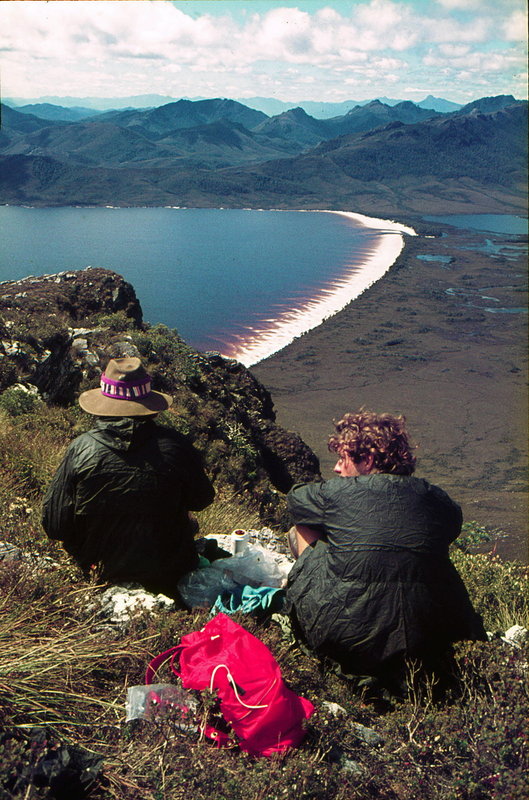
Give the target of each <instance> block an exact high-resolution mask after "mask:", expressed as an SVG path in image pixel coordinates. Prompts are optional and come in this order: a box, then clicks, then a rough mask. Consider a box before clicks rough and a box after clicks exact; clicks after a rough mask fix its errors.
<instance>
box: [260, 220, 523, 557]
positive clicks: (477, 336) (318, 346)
mask: <svg viewBox="0 0 529 800" xmlns="http://www.w3.org/2000/svg"><path fill="white" fill-rule="evenodd" d="M404 222H405V225H406V226H407V227H412V228H413V229H414V230H415V231H416V232H417V234H418V235H417V236H406V237H405V247H404V249H403V250H401V249H399V253H398V254H397V255H396V256H395V258H394V259H393V262H392V266H391V268H390V269H389V270H387V271H385V272H384V273H383V276H382V277H381V279H378V280H375V282H374V283H372V284H371V285H370V286H369V287H368V288H365V289H364V290H363V291H362V292H361V293H360V294H359V296H358V297H357V298H356V299H354V301H352V302H349V303H348V304H347V305H346V306H345V307H344V308H342V310H340V311H338V312H337V313H335V314H334V315H332V316H329V317H328V319H326V320H325V321H324V322H323V324H320V325H317V327H314V328H312V329H311V330H310V331H309V332H308V333H305V334H304V335H300V336H298V338H296V339H294V340H293V341H291V342H290V343H289V344H288V345H287V346H286V347H284V348H283V349H282V350H280V351H279V352H276V353H275V354H273V355H271V356H270V357H268V358H265V359H263V360H262V361H260V362H259V363H256V364H254V365H253V366H252V367H251V370H252V372H253V373H254V374H255V375H256V377H257V378H258V379H259V380H260V381H261V382H262V383H263V384H264V385H265V386H266V387H267V388H268V389H269V390H270V392H271V394H272V397H273V400H274V403H275V407H276V412H277V420H278V422H279V423H280V424H282V425H283V426H284V427H286V428H288V429H290V430H294V431H297V432H298V433H300V434H301V436H302V437H303V439H304V440H305V441H306V442H307V443H308V444H309V445H310V446H311V447H312V448H313V450H314V451H315V452H316V453H317V455H318V456H319V457H320V461H321V465H322V473H323V475H324V476H327V477H328V476H329V475H330V471H331V468H332V464H333V461H332V456H331V454H329V453H328V452H327V449H326V441H327V438H328V436H329V434H330V433H331V432H332V420H333V419H337V418H340V416H341V415H343V413H344V412H346V411H350V410H355V409H358V408H359V407H360V406H362V405H363V406H366V407H368V408H373V409H374V410H378V411H388V412H392V413H404V414H405V415H406V417H407V418H408V423H409V427H410V430H411V432H412V435H413V437H414V439H415V441H416V442H417V443H418V445H419V449H418V453H417V454H418V470H417V474H418V475H420V476H423V477H425V478H427V479H428V480H431V481H432V482H434V483H436V484H438V485H440V486H442V487H443V488H444V489H445V490H446V491H448V492H449V493H450V495H451V496H453V497H454V499H456V500H457V501H458V502H460V503H461V505H462V507H463V512H464V516H465V519H466V520H475V521H477V522H478V523H480V524H481V525H484V526H486V527H487V528H488V529H489V531H491V532H493V533H496V532H498V531H501V535H498V536H496V548H497V552H498V553H499V554H500V555H503V556H504V557H508V558H518V559H522V560H527V484H526V477H527V474H526V470H527V393H526V386H527V383H526V381H527V348H526V342H527V269H526V261H527V244H526V242H527V237H519V236H514V235H512V236H509V235H502V234H494V233H488V232H480V231H471V230H464V229H456V228H454V227H451V226H448V225H444V224H440V223H425V222H424V221H421V220H420V219H405V220H404ZM402 240H403V235H402V234H397V235H396V236H391V237H390V236H388V237H387V239H384V241H388V245H387V246H388V256H389V246H390V244H391V247H392V248H395V251H396V250H397V245H398V246H399V248H401V246H402ZM524 241H525V245H524ZM389 243H390V244H389ZM384 246H386V245H384ZM373 258H374V260H378V263H379V264H381V262H382V254H381V252H379V251H377V254H373Z"/></svg>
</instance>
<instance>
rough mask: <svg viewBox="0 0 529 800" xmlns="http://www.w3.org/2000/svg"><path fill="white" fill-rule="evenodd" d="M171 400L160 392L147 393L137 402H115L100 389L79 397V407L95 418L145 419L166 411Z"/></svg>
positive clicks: (84, 393) (115, 400)
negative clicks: (150, 415) (149, 415)
mask: <svg viewBox="0 0 529 800" xmlns="http://www.w3.org/2000/svg"><path fill="white" fill-rule="evenodd" d="M172 404H173V398H172V397H170V396H169V395H168V394H163V393H162V392H153V391H151V392H149V394H148V395H147V396H146V397H142V398H140V399H138V400H117V399H115V398H113V397H107V396H106V395H104V394H102V392H101V389H89V390H88V391H87V392H83V393H82V394H81V395H79V405H80V406H81V408H82V409H83V411H86V412H88V414H94V415H95V416H97V417H145V416H147V415H148V414H157V413H158V412H159V411H166V410H167V409H168V408H169V407H170V406H171V405H172Z"/></svg>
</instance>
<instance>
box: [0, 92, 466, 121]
mask: <svg viewBox="0 0 529 800" xmlns="http://www.w3.org/2000/svg"><path fill="white" fill-rule="evenodd" d="M180 99H183V100H206V99H207V98H205V97H184V98H177V97H170V96H169V95H161V94H140V95H134V96H132V97H104V98H103V97H57V96H47V97H38V98H34V99H28V98H21V97H14V98H4V102H5V103H7V105H9V106H12V107H13V108H16V109H17V110H18V111H22V112H23V113H29V114H37V115H38V116H41V117H45V118H47V119H56V118H57V117H56V115H57V110H58V109H59V110H60V113H62V114H63V116H61V119H80V118H81V117H82V116H91V115H93V114H95V113H96V112H97V111H112V110H116V109H118V110H119V109H120V110H123V109H125V108H126V109H131V108H156V107H158V106H161V105H166V104H167V103H174V102H175V101H176V100H180ZM234 99H235V100H237V101H238V102H239V103H242V104H243V105H245V106H249V107H250V108H253V109H256V110H257V111H264V113H265V114H267V115H268V116H275V115H276V114H282V113H283V112H284V111H289V110H290V109H291V108H302V109H303V110H304V111H306V112H307V114H310V115H311V116H313V117H317V118H318V119H327V118H328V117H337V116H340V115H341V114H346V113H347V111H350V110H351V109H352V108H354V106H365V105H367V104H368V103H370V102H372V100H343V101H341V102H329V101H325V100H323V101H315V100H300V101H299V102H288V101H285V100H278V99H277V98H275V97H246V98H241V97H238V98H234ZM376 99H377V100H380V102H381V103H384V104H385V105H388V106H395V105H397V103H402V100H396V99H394V98H390V97H378V98H376ZM416 105H418V106H420V107H421V108H429V109H431V110H433V111H441V112H442V113H445V112H449V111H457V110H458V109H459V108H461V104H460V103H454V102H452V101H451V100H445V99H444V98H442V97H433V95H431V94H429V95H428V96H427V97H425V98H424V99H423V100H421V101H420V102H418V103H417V104H416ZM70 113H71V114H73V115H74V116H66V115H67V114H70ZM48 114H50V116H49V117H48V116H47V115H48Z"/></svg>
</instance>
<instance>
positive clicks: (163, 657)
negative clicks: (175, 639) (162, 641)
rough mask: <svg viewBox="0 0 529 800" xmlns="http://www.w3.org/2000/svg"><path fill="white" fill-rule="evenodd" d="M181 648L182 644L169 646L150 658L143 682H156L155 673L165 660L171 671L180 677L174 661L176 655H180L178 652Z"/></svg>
mask: <svg viewBox="0 0 529 800" xmlns="http://www.w3.org/2000/svg"><path fill="white" fill-rule="evenodd" d="M182 650H183V645H181V644H177V645H176V647H170V648H169V650H165V651H164V652H163V653H160V654H159V655H158V656H155V658H153V659H152V661H151V662H150V664H149V665H148V667H147V670H146V672H145V683H146V684H150V683H156V681H155V677H156V673H157V672H158V670H159V669H160V667H161V666H162V665H163V664H165V662H166V661H169V666H170V667H171V670H172V672H173V673H174V674H175V675H176V676H177V677H178V678H180V677H181V676H180V673H179V672H178V670H177V669H176V667H175V665H174V663H175V661H176V658H177V656H179V655H180V652H181V651H182Z"/></svg>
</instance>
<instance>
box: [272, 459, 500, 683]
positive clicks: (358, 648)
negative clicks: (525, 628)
mask: <svg viewBox="0 0 529 800" xmlns="http://www.w3.org/2000/svg"><path fill="white" fill-rule="evenodd" d="M288 505H289V509H290V513H291V516H292V519H293V521H294V523H295V524H301V525H308V526H311V527H313V528H316V529H317V530H319V531H320V532H321V533H322V536H323V540H320V541H318V542H317V544H316V545H315V547H308V548H307V549H306V550H305V551H304V552H303V553H302V554H301V556H300V558H299V559H298V561H297V562H296V564H295V565H294V567H293V568H292V571H291V573H290V576H289V584H288V589H287V608H288V610H289V611H290V612H291V614H292V615H293V617H294V619H295V621H296V623H297V625H298V627H299V629H300V631H301V633H302V635H303V637H304V638H305V640H306V641H307V643H308V644H309V645H310V647H312V648H313V649H314V650H316V651H317V652H319V653H322V654H327V655H330V656H331V657H333V658H335V659H336V660H338V661H339V662H340V663H342V665H343V666H344V668H345V669H346V670H348V671H351V672H355V673H360V674H364V673H367V674H376V673H377V672H378V671H380V669H381V668H383V667H384V665H385V664H390V663H392V662H393V661H395V660H396V659H397V660H398V659H399V658H400V659H404V658H405V657H415V658H419V657H424V658H428V657H430V656H432V657H433V656H434V655H435V654H437V653H439V654H440V653H442V652H443V651H444V650H445V649H446V648H447V646H448V645H449V643H450V642H453V641H458V640H460V639H483V638H485V631H484V630H483V625H482V623H481V619H480V617H479V616H478V615H477V614H476V613H475V612H474V610H473V608H472V605H471V603H470V600H469V598H468V594H467V591H466V589H465V586H464V585H463V582H462V580H461V578H460V576H459V574H458V573H457V571H456V569H455V567H454V566H453V564H452V562H451V561H450V559H449V557H448V546H449V544H450V543H451V542H452V541H453V540H454V539H456V538H457V536H458V535H459V532H460V530H461V522H462V515H461V509H460V508H459V506H458V505H457V504H456V503H454V502H453V501H452V500H451V499H450V498H449V497H448V495H447V494H446V493H445V492H443V491H442V489H439V488H438V487H437V486H432V485H431V484H429V483H428V482H427V481H425V480H421V479H419V478H415V477H410V476H400V475H385V474H378V473H375V474H372V475H365V476H360V477H357V478H353V477H350V478H348V477H336V478H332V479H331V480H329V481H323V482H320V483H309V484H304V485H298V486H295V487H294V488H293V489H292V490H291V492H290V493H289V495H288Z"/></svg>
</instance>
